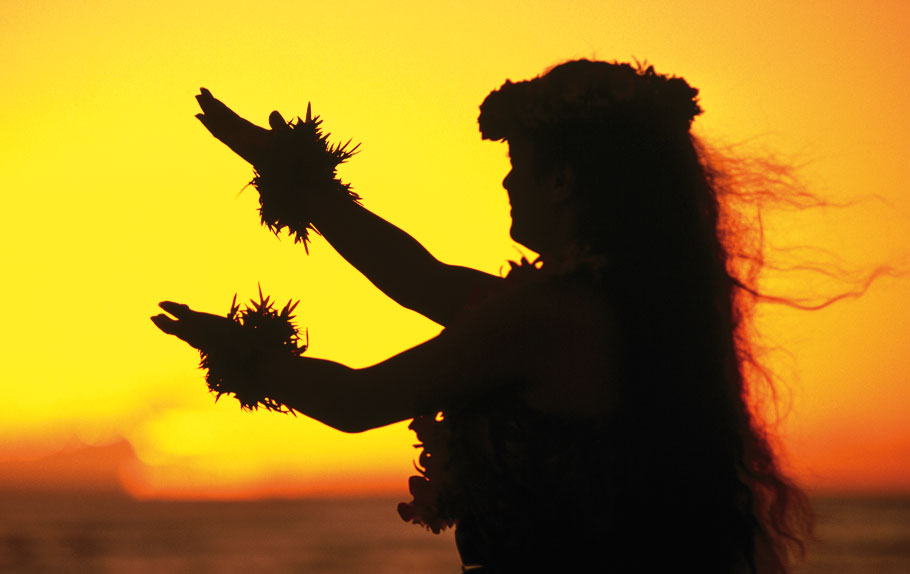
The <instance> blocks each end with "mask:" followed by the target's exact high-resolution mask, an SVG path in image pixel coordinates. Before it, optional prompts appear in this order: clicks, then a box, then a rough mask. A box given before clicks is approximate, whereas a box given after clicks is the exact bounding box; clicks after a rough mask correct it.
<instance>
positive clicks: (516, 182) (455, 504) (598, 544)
mask: <svg viewBox="0 0 910 574" xmlns="http://www.w3.org/2000/svg"><path fill="white" fill-rule="evenodd" d="M696 95H697V90H695V89H693V88H691V87H690V86H689V85H688V84H687V83H686V82H685V81H684V80H682V79H680V78H670V77H666V76H662V75H658V74H656V73H655V72H654V71H653V69H651V68H647V69H644V68H641V67H639V68H635V67H632V66H629V65H625V64H611V63H606V62H591V61H586V60H581V61H573V62H567V63H564V64H562V65H559V66H556V67H554V68H552V69H551V70H549V71H548V72H547V73H545V74H544V75H542V76H540V77H538V78H535V79H533V80H530V81H525V82H518V83H512V82H506V83H505V84H504V85H503V86H502V87H501V88H500V89H499V90H497V91H494V92H493V93H491V94H490V95H489V96H488V97H487V98H486V100H485V101H484V103H483V105H482V106H481V113H480V130H481V133H482V135H483V137H484V138H486V139H492V140H504V141H506V142H508V144H509V155H510V157H511V162H512V170H511V171H510V172H509V174H508V175H507V176H506V178H505V180H504V181H503V187H505V189H506V191H507V192H508V194H509V201H510V204H511V208H512V212H511V213H512V227H511V235H512V238H513V239H514V240H515V241H517V242H519V243H521V244H522V245H525V246H527V247H529V248H530V249H533V250H534V251H535V252H537V253H539V254H540V257H539V259H538V260H536V262H533V263H528V262H526V261H523V262H521V263H520V264H513V266H512V270H511V271H510V272H509V273H508V275H507V276H506V277H505V278H500V277H495V276H491V275H487V274H485V273H482V272H479V271H476V270H472V269H467V268H464V267H457V266H452V265H447V264H444V263H441V262H439V261H438V260H436V259H435V258H434V257H433V256H432V255H430V254H429V253H428V252H427V251H426V250H425V249H424V248H423V247H422V246H421V245H420V244H419V243H417V242H416V241H415V240H414V239H412V238H411V237H410V236H408V235H407V234H405V233H404V232H402V231H401V230H399V229H397V228H395V227H393V226H391V225H390V224H389V223H387V222H385V221H383V220H382V219H380V218H378V217H377V216H375V215H373V214H372V213H370V212H368V211H366V210H365V209H364V208H362V207H361V206H360V205H359V204H358V203H356V202H354V201H351V198H350V194H344V193H312V194H311V195H312V197H308V200H307V201H309V202H310V203H311V205H309V207H308V209H309V210H310V211H309V213H311V221H312V225H313V227H315V228H316V229H317V230H318V231H319V232H320V233H321V234H322V235H323V236H324V237H325V238H326V239H327V240H328V241H329V243H331V244H332V245H333V246H334V247H335V249H337V250H338V252H339V253H340V254H341V255H342V256H343V257H344V258H345V259H347V261H349V262H350V263H351V264H352V265H354V266H355V267H356V268H357V269H359V270H360V271H361V272H362V273H364V275H366V276H367V277H368V278H369V279H370V281H372V282H373V284H374V285H376V286H377V287H378V288H379V289H381V290H382V291H383V292H384V293H386V294H387V295H388V296H390V297H391V298H393V299H394V300H396V301H398V302H399V303H400V304H402V305H403V306H405V307H407V308H409V309H413V310H415V311H417V312H419V313H421V314H423V315H425V316H426V317H428V318H430V319H432V320H433V321H436V322H437V323H439V324H441V325H443V326H445V330H444V331H443V332H442V333H441V334H440V335H439V336H437V337H435V338H433V339H431V340H429V341H427V342H425V343H423V344H421V345H418V346H416V347H414V348H412V349H409V350H407V351H405V352H403V353H401V354H399V355H397V356H395V357H392V358H390V359H388V360H386V361H383V362H381V363H379V364H376V365H374V366H372V367H368V368H363V369H351V368H348V367H346V366H344V365H340V364H337V363H333V362H331V361H325V360H320V359H311V358H305V357H298V356H292V355H289V354H287V353H281V352H278V351H272V350H269V349H265V348H256V349H255V353H252V355H251V356H253V357H254V358H253V359H250V360H251V361H252V363H251V364H252V365H253V367H251V368H250V369H249V370H248V372H249V375H248V376H249V377H250V378H252V379H254V381H255V384H256V385H258V386H257V388H258V389H259V390H260V392H261V394H262V396H264V397H268V398H269V399H270V400H273V401H276V403H280V404H282V405H286V406H287V407H289V408H292V409H294V410H297V411H299V412H302V413H304V414H306V415H308V416H311V417H313V418H315V419H318V420H320V421H322V422H324V423H326V424H328V425H330V426H333V427H335V428H337V429H339V430H342V431H345V432H360V431H364V430H368V429H372V428H376V427H380V426H383V425H387V424H390V423H394V422H398V421H403V420H407V419H414V422H413V423H412V428H413V429H414V430H415V431H416V432H417V433H418V437H419V438H420V440H421V442H422V444H423V447H424V452H423V454H422V455H421V457H420V464H421V469H422V472H421V475H420V476H417V477H414V478H412V480H411V485H410V486H411V493H412V494H413V496H414V501H413V502H410V503H403V504H402V505H401V506H400V507H399V512H400V514H401V515H402V517H403V518H405V519H406V520H410V521H414V522H417V523H420V524H424V525H426V526H427V527H428V528H431V529H432V530H434V531H437V532H438V531H439V530H440V529H442V528H445V527H446V526H452V525H454V526H455V527H456V541H457V543H458V549H459V552H460V554H461V558H462V561H463V563H464V565H465V566H464V568H465V570H477V571H482V572H484V573H488V572H569V571H595V572H655V573H656V572H661V573H663V572H676V571H684V570H693V571H697V572H737V573H738V572H753V573H761V574H764V573H779V572H785V571H787V569H788V564H789V560H790V557H791V553H792V552H791V551H792V550H794V549H796V548H799V547H801V536H802V535H803V533H804V527H805V526H806V525H807V523H808V513H807V509H806V506H805V498H804V496H803V495H802V493H801V492H800V491H799V490H798V489H796V488H795V487H794V486H793V485H792V484H791V483H789V482H788V481H787V480H786V478H785V477H784V476H783V475H782V473H781V472H780V470H779V468H778V465H777V461H776V457H775V453H774V451H773V449H772V446H771V445H770V443H769V439H768V437H767V436H766V434H765V431H764V428H763V425H762V421H761V420H759V419H758V418H757V417H756V413H754V412H752V411H751V410H750V407H749V404H748V402H747V396H748V383H749V382H750V381H749V380H747V378H748V373H750V372H754V371H755V369H753V368H752V367H753V366H754V365H753V361H752V355H751V354H750V350H749V345H748V341H747V339H746V337H745V335H744V327H745V325H744V320H745V319H746V318H747V317H748V311H749V308H750V304H751V303H752V302H753V299H754V297H753V296H754V294H755V291H754V289H753V288H752V285H751V284H750V283H749V282H748V281H747V280H746V279H747V278H744V277H738V276H737V275H736V273H735V272H734V271H735V265H734V261H733V260H732V256H731V251H730V250H731V249H738V248H739V245H738V244H737V243H736V242H737V241H738V238H737V237H736V236H735V235H734V234H732V233H730V230H729V229H727V228H726V227H725V226H724V225H722V224H721V223H722V219H721V216H722V214H723V213H724V212H723V206H724V204H723V202H724V198H725V195H724V194H725V193H735V191H736V190H728V189H724V188H723V185H721V179H720V178H719V176H718V173H717V172H716V171H714V170H713V169H712V167H711V166H710V165H709V164H708V162H707V159H706V157H705V154H704V153H703V151H702V147H701V146H700V144H699V142H698V141H697V140H696V139H694V138H693V136H692V135H691V133H690V131H689V128H690V124H691V122H692V120H693V119H694V117H695V116H696V115H698V114H699V113H700V112H701V110H700V108H699V106H698V104H697V101H696ZM198 99H199V102H200V104H201V106H202V109H203V111H204V114H200V116H199V118H200V120H201V121H202V122H203V123H204V124H205V126H206V127H207V128H208V129H209V130H210V131H211V132H212V133H213V134H214V135H215V136H216V137H218V138H219V139H221V140H222V141H224V142H225V143H226V144H227V145H228V146H230V147H231V148H232V149H234V151H236V152H237V153H239V154H240V155H241V156H243V157H244V158H245V159H247V160H249V161H251V163H253V164H254V165H259V163H258V162H266V161H268V157H267V156H268V155H269V154H272V155H275V154H276V153H277V152H275V151H274V150H275V149H276V148H275V146H276V145H279V144H276V143H275V142H276V141H279V140H280V139H281V135H280V134H282V133H285V134H286V130H288V126H287V124H285V123H284V122H283V121H282V120H281V118H280V116H278V115H277V113H273V115H272V117H271V118H270V124H271V126H272V130H264V129H262V128H258V127H255V126H253V125H252V124H250V123H249V122H246V121H245V120H242V119H241V118H239V117H238V116H236V114H233V112H231V111H230V110H229V109H228V108H226V107H225V106H224V105H223V104H221V102H219V101H218V100H215V99H214V98H213V97H212V96H211V94H209V93H208V92H207V91H206V90H203V91H202V94H201V95H200V96H198ZM270 150H271V151H270ZM275 169H276V170H277V169H278V168H275ZM283 169H284V170H285V172H286V173H285V176H284V177H285V180H286V181H291V182H293V176H292V175H289V174H291V173H292V172H293V167H291V166H285V167H284V168H283ZM260 191H262V190H261V189H260ZM161 306H162V308H163V309H164V310H165V311H167V312H168V313H170V314H171V315H173V317H175V318H176V319H174V318H170V317H168V316H166V315H158V316H156V317H154V318H153V320H154V321H155V324H156V325H157V326H158V327H159V328H161V330H163V331H165V332H167V333H170V334H174V335H176V336H178V337H180V338H181V339H184V340H185V341H187V342H188V343H190V344H191V345H193V346H195V347H197V348H199V349H200V350H202V351H203V352H204V353H205V352H209V353H210V354H211V353H214V351H213V349H231V351H230V352H231V353H234V354H241V355H243V354H244V353H246V354H247V355H250V350H249V349H248V347H250V345H253V344H252V343H249V342H247V339H244V338H243V337H241V336H239V335H237V331H236V329H235V328H234V327H235V324H234V323H232V322H231V321H229V320H228V319H225V318H224V317H217V316H214V315H208V314H204V313H197V312H194V311H191V310H189V308H187V307H186V306H184V305H179V304H176V303H162V305H161ZM245 356H246V355H245ZM439 413H441V414H439Z"/></svg>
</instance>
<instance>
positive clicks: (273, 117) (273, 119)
mask: <svg viewBox="0 0 910 574" xmlns="http://www.w3.org/2000/svg"><path fill="white" fill-rule="evenodd" d="M269 127H270V128H272V129H273V130H275V131H276V132H278V131H290V129H291V128H290V127H289V126H288V123H287V122H286V121H284V118H282V117H281V114H280V113H278V111H277V110H276V111H274V112H272V113H270V114H269Z"/></svg>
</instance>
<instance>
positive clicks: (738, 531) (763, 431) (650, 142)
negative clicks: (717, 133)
mask: <svg viewBox="0 0 910 574" xmlns="http://www.w3.org/2000/svg"><path fill="white" fill-rule="evenodd" d="M696 95H697V90H695V89H693V88H691V87H690V86H689V85H688V84H687V83H686V82H685V81H684V80H682V79H680V78H670V77H666V76H661V75H658V74H656V73H655V72H654V71H653V69H652V68H646V67H644V66H637V67H635V66H629V65H626V64H611V63H606V62H592V61H587V60H578V61H572V62H566V63H564V64H561V65H559V66H556V67H554V68H552V69H550V70H549V71H548V72H547V73H546V74H544V75H542V76H541V77H539V78H536V79H533V80H530V81H527V82H520V83H511V82H507V83H506V84H505V85H504V86H503V87H502V88H500V90H498V91H496V92H493V93H492V94H491V95H490V96H489V97H488V98H487V100H486V101H485V102H484V104H483V106H482V107H481V118H480V124H481V131H482V133H483V135H484V137H486V138H488V139H512V138H524V139H528V140H530V141H531V142H532V143H533V147H534V150H535V169H537V170H539V171H541V172H543V171H545V170H547V169H551V168H553V167H555V166H569V167H570V168H571V170H572V173H573V175H574V191H575V194H574V195H575V201H576V202H577V204H576V207H577V212H578V214H579V217H580V220H579V222H578V223H579V229H580V236H581V240H582V241H583V242H584V244H585V245H584V246H585V247H586V248H587V249H589V250H591V251H592V252H594V253H597V254H602V255H604V256H606V258H607V260H608V261H609V264H608V272H607V273H605V274H604V275H605V278H604V279H603V280H602V285H603V289H604V292H605V297H607V298H608V301H609V302H610V304H611V305H612V306H613V308H614V311H615V314H616V317H617V320H618V325H619V331H620V332H619V337H620V341H621V343H620V344H621V345H622V349H621V350H620V351H621V353H620V356H621V357H622V364H621V366H620V371H621V372H620V377H619V380H620V381H621V385H620V389H619V391H618V393H619V395H618V396H617V397H616V400H617V410H616V415H615V417H614V419H615V420H614V422H613V424H612V429H613V434H614V436H615V437H616V440H615V441H614V442H613V446H612V448H611V452H609V453H604V457H605V458H606V459H608V462H609V464H610V465H612V470H611V476H612V479H611V480H612V482H613V484H612V485H609V486H605V488H611V489H613V490H615V492H616V496H614V497H613V503H612V508H611V509H609V510H610V516H606V517H605V518H604V520H605V521H612V523H613V524H614V526H613V527H611V528H607V529H606V531H607V532H609V534H610V536H612V537H613V542H614V543H615V546H616V548H621V549H623V550H622V551H621V552H626V553H627V555H628V558H627V559H626V562H623V560H624V559H620V558H616V564H617V565H623V566H628V565H629V564H632V563H633V560H634V561H635V563H637V564H651V565H652V566H655V567H656V566H660V567H670V565H671V564H672V565H678V564H687V563H688V564H693V563H694V564H698V565H699V566H700V571H705V572H720V571H724V572H730V571H745V572H752V573H756V574H764V573H772V572H773V573H782V572H787V571H788V568H789V565H790V563H791V559H792V558H793V556H794V555H795V554H797V553H799V552H801V551H803V544H804V540H805V538H806V537H807V536H808V535H809V533H810V530H811V513H810V510H809V506H808V502H807V499H806V497H805V495H804V494H803V492H802V491H801V490H800V489H799V488H798V487H797V486H796V485H795V484H794V483H793V482H791V481H790V480H789V479H788V478H787V476H786V475H785V473H784V472H783V470H782V468H781V464H780V462H779V458H778V454H777V451H776V448H775V445H774V439H773V433H772V432H771V429H770V428H769V426H768V425H767V424H766V423H765V422H764V420H763V419H762V417H761V416H760V413H759V412H758V409H757V408H756V406H755V404H754V402H753V400H752V398H753V393H754V391H755V390H756V387H757V386H759V385H770V386H771V388H772V390H773V381H772V378H771V377H770V376H769V374H768V372H767V371H766V370H765V369H763V368H762V365H761V364H760V363H759V361H758V358H757V356H756V352H755V351H754V350H753V337H752V335H753V333H752V331H751V329H752V327H751V321H750V319H751V318H752V316H753V311H754V306H755V303H756V301H757V300H758V299H759V297H760V293H759V291H758V288H757V278H758V274H759V272H760V270H761V266H762V263H763V259H762V252H761V229H760V228H758V229H757V228H756V227H755V226H754V222H750V221H749V220H748V219H743V218H742V217H738V216H737V211H736V209H735V207H736V205H737V203H738V202H742V201H743V200H744V199H746V198H748V197H749V196H750V195H754V194H756V193H757V194H762V193H773V191H771V190H761V189H758V188H759V187H761V182H762V178H761V177H754V178H752V180H751V183H750V184H749V185H754V186H755V187H753V188H752V189H744V188H743V187H742V185H744V183H743V182H744V181H745V180H743V179H742V178H739V179H737V178H733V177H730V176H729V174H728V173H727V172H726V171H725V169H724V168H725V162H724V160H723V159H722V157H721V156H720V155H718V154H717V153H714V152H712V151H711V150H710V148H708V147H707V146H705V145H703V144H702V143H701V142H700V141H699V140H698V139H697V138H696V137H694V136H693V135H692V133H691V131H690V124H691V122H692V120H693V119H694V117H695V116H696V115H698V114H699V113H700V112H701V110H700V108H699V107H698V103H697V99H696ZM772 175H773V174H772ZM768 181H770V179H769V180H768ZM611 548H612V546H611ZM649 548H650V549H651V555H650V556H648V555H643V553H645V552H647V551H648V549H649ZM655 548H658V549H659V550H658V551H657V552H656V553H655V551H654V549H655ZM645 571H648V570H645Z"/></svg>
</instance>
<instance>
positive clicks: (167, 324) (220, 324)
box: [152, 301, 239, 351]
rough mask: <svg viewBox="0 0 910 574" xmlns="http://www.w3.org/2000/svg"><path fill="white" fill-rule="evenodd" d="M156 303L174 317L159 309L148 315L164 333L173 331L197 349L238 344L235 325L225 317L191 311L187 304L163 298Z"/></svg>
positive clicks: (208, 349) (169, 333) (171, 333)
mask: <svg viewBox="0 0 910 574" xmlns="http://www.w3.org/2000/svg"><path fill="white" fill-rule="evenodd" d="M158 306H159V307H161V308H162V309H164V310H165V311H167V312H168V313H169V314H171V315H173V316H174V317H175V318H171V317H169V316H167V315H165V314H164V313H161V314H159V315H155V316H154V317H152V323H154V324H155V326H156V327H158V328H159V329H161V330H162V331H164V332H165V333H167V334H168V335H174V336H175V337H177V338H179V339H182V340H183V341H186V342H187V343H189V344H190V345H192V346H193V347H195V348H196V349H199V350H200V351H201V350H206V351H210V350H212V349H225V348H228V347H230V346H237V344H238V337H237V334H238V333H237V332H238V330H239V329H238V325H237V324H236V323H234V322H233V321H231V320H230V319H228V318H227V317H224V316H221V315H212V314H211V313H200V312H199V311H193V310H192V309H190V308H189V307H188V306H186V305H183V304H181V303H174V302H173V301H163V302H161V303H159V304H158Z"/></svg>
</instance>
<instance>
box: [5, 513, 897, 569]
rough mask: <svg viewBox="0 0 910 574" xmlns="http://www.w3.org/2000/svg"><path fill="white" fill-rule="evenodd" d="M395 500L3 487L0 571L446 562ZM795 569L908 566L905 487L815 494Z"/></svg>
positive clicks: (444, 543) (451, 560) (447, 540)
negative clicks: (805, 557) (223, 498)
mask: <svg viewBox="0 0 910 574" xmlns="http://www.w3.org/2000/svg"><path fill="white" fill-rule="evenodd" d="M396 503H397V501H395V500H372V499H371V500H360V499H350V500H294V501H279V500H270V501H258V502H172V501H135V500H131V499H127V498H120V497H113V496H100V495H96V496H85V495H83V496H78V497H77V496H65V495H43V496H35V495H31V496H23V495H17V496H12V495H5V496H0V572H4V573H6V572H10V573H18V572H22V573H31V572H42V573H43V572H47V573H57V572H78V573H120V572H127V573H140V574H141V573H159V572H166V573H184V572H186V573H189V572H192V573H205V572H213V573H214V572H217V573H233V572H237V573H240V572H243V573H248V572H265V573H272V572H275V573H284V572H306V573H314V574H328V573H359V572H364V573H370V574H383V573H389V574H391V573H395V574H401V573H413V574H420V573H451V574H457V573H458V572H459V571H460V567H459V566H460V565H459V562H458V559H457V554H456V552H455V544H454V540H453V538H452V535H451V533H444V534H442V535H433V534H430V533H428V532H426V531H425V530H423V529H422V528H419V527H416V526H413V525H409V524H405V523H404V522H402V521H401V520H399V518H398V516H397V514H396V512H395V506H396ZM815 508H816V512H817V514H818V527H817V534H818V538H819V540H818V541H817V542H816V543H815V544H814V545H813V546H812V547H811V548H810V560H809V562H808V563H807V564H805V565H804V566H803V567H801V568H800V570H799V574H822V573H824V574H829V573H830V574H835V573H837V574H854V573H856V574H860V573H862V574H907V573H910V498H890V499H886V498H824V499H817V500H815Z"/></svg>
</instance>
